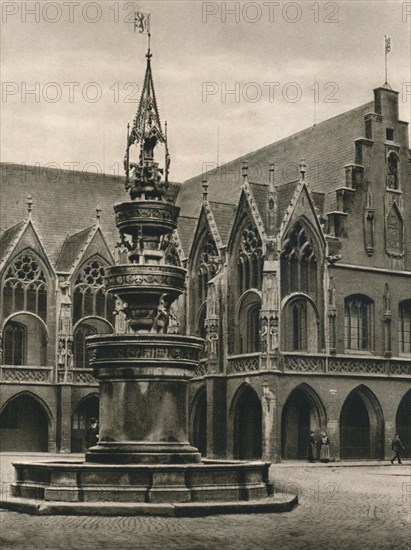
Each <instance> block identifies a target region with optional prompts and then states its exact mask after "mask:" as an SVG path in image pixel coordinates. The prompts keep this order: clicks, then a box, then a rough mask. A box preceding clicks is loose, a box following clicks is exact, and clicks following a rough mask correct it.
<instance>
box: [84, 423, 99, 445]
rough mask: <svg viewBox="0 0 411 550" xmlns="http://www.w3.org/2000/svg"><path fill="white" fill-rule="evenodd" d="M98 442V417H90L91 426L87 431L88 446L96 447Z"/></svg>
mask: <svg viewBox="0 0 411 550" xmlns="http://www.w3.org/2000/svg"><path fill="white" fill-rule="evenodd" d="M97 443H98V423H97V419H96V418H90V426H89V428H88V429H87V431H86V447H87V449H89V448H90V447H94V445H97Z"/></svg>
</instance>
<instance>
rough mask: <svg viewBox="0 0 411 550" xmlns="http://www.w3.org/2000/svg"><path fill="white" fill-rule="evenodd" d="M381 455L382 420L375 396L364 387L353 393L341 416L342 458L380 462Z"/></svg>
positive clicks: (382, 439)
mask: <svg viewBox="0 0 411 550" xmlns="http://www.w3.org/2000/svg"><path fill="white" fill-rule="evenodd" d="M383 455H384V418H383V414H382V410H381V406H380V404H379V402H378V400H377V398H376V397H375V395H374V394H373V393H372V392H371V391H370V390H369V389H368V388H367V387H365V386H360V387H358V388H356V389H355V390H353V391H352V392H351V393H350V395H349V396H348V397H347V399H346V400H345V402H344V405H343V407H342V409H341V415H340V456H341V458H348V459H350V458H353V459H354V458H360V459H361V458H363V459H370V458H376V459H381V458H383Z"/></svg>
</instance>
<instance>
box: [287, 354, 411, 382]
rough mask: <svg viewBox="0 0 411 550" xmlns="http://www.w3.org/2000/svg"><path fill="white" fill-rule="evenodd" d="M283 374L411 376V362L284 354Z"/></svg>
mask: <svg viewBox="0 0 411 550" xmlns="http://www.w3.org/2000/svg"><path fill="white" fill-rule="evenodd" d="M281 363H282V370H283V372H301V373H305V372H306V373H314V374H335V375H357V374H358V375H372V376H376V375H377V376H390V377H391V376H411V360H409V359H406V358H404V359H387V358H382V357H372V356H370V357H352V356H349V355H340V356H334V355H333V356H328V355H311V354H310V355H308V354H283V356H282V359H281Z"/></svg>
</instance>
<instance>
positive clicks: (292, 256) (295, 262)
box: [281, 222, 318, 301]
mask: <svg viewBox="0 0 411 550" xmlns="http://www.w3.org/2000/svg"><path fill="white" fill-rule="evenodd" d="M317 278H318V269H317V258H316V254H315V247H314V243H313V241H312V239H311V238H310V235H309V232H308V231H307V229H306V228H305V227H304V225H303V224H302V223H301V222H297V223H296V224H295V225H294V227H293V228H292V229H291V230H290V231H289V232H288V234H287V235H286V238H285V239H284V244H283V249H282V253H281V294H282V296H287V295H288V294H291V293H292V292H303V293H304V294H308V295H310V296H311V297H312V298H313V299H314V301H317V290H318V289H317V286H318V283H317Z"/></svg>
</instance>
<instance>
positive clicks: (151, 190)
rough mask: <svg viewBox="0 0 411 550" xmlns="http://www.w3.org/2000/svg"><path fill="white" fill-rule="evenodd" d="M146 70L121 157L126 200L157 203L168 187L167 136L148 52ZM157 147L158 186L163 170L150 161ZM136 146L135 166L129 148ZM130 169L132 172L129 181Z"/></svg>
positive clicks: (168, 160) (168, 158)
mask: <svg viewBox="0 0 411 550" xmlns="http://www.w3.org/2000/svg"><path fill="white" fill-rule="evenodd" d="M146 58H147V67H146V74H145V77H144V84H143V90H142V92H141V97H140V103H139V105H138V109H137V113H136V116H135V117H134V121H133V124H132V127H131V132H129V131H127V150H126V156H125V171H126V184H125V185H126V189H127V190H129V192H130V197H131V198H132V199H133V200H134V199H137V198H144V197H146V198H148V199H152V198H155V199H161V198H162V197H163V195H164V194H165V192H166V190H167V187H168V168H169V163H170V155H169V153H168V147H167V133H166V132H165V133H163V130H162V127H161V120H160V114H159V111H158V106H157V100H156V94H155V90H154V82H153V74H152V70H151V58H152V54H151V52H150V48H149V49H148V52H147V54H146ZM157 143H163V144H164V145H165V148H166V160H165V163H166V166H165V172H166V178H165V181H163V182H161V177H162V175H163V174H164V169H162V168H159V165H158V162H155V161H154V149H155V147H156V145H157ZM133 144H135V145H136V146H137V145H140V156H139V161H138V162H130V152H129V149H130V147H131V146H132V145H133ZM130 168H131V169H134V172H133V174H132V175H131V178H130V176H129V172H130Z"/></svg>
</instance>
